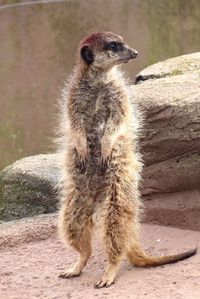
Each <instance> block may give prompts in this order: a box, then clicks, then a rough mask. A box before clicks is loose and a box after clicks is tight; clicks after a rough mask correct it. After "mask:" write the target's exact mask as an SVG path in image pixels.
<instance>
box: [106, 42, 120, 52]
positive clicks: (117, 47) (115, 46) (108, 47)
mask: <svg viewBox="0 0 200 299" xmlns="http://www.w3.org/2000/svg"><path fill="white" fill-rule="evenodd" d="M122 49H123V46H122V44H121V43H119V42H109V43H107V44H106V45H105V50H111V51H113V52H118V51H122Z"/></svg>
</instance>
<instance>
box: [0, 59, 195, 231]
mask: <svg viewBox="0 0 200 299" xmlns="http://www.w3.org/2000/svg"><path fill="white" fill-rule="evenodd" d="M194 57H195V63H194ZM184 59H186V61H187V62H188V61H190V63H191V66H190V69H189V66H188V68H186V67H185V68H184V69H183V65H184ZM191 61H192V62H191ZM199 63H200V55H199V53H195V54H191V55H186V56H181V57H177V58H173V59H171V60H167V62H166V61H164V62H162V63H158V64H157V65H153V66H151V67H149V68H148V72H149V73H150V74H151V76H149V77H148V78H147V75H145V76H146V77H145V80H142V79H141V78H142V77H140V80H139V81H140V84H138V85H134V86H133V87H132V88H133V92H134V93H135V100H137V102H138V105H139V106H140V107H141V109H142V111H143V113H144V128H143V134H142V138H141V150H142V153H143V158H144V164H145V167H144V172H143V183H142V188H141V191H142V195H143V199H144V201H145V202H146V207H147V211H146V215H147V216H146V221H151V222H156V223H161V224H165V225H175V226H178V227H184V228H190V229H195V230H198V229H199V230H200V217H199V216H200V72H199V69H198V68H197V67H196V65H199ZM166 65H167V67H166ZM170 65H171V67H169V66H170ZM173 66H174V68H175V69H176V70H177V71H176V73H177V74H175V73H173V75H170V71H169V69H170V68H171V70H172V69H173ZM165 67H166V68H167V71H166V74H169V77H167V76H168V75H166V74H165V75H164V77H163V73H164V69H165ZM192 68H193V69H192ZM150 69H152V71H150ZM180 69H181V74H180ZM161 70H162V72H161V73H160V76H159V75H158V74H159V71H161ZM146 73H147V72H146V70H143V71H142V72H141V73H140V76H141V74H146ZM152 74H156V76H154V79H152V78H153V75H152ZM139 81H138V82H139ZM59 161H60V157H59V155H56V154H54V155H39V156H35V157H30V158H25V159H22V160H19V161H17V162H16V163H14V164H13V165H11V166H9V167H7V168H6V169H5V170H4V171H3V172H2V173H1V174H0V219H13V218H20V217H24V216H31V215H35V214H39V213H47V212H52V211H54V210H55V209H56V205H57V197H56V190H54V189H53V188H52V186H55V185H56V183H57V181H58V175H59V163H60V162H59Z"/></svg>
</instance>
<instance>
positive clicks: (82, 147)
mask: <svg viewBox="0 0 200 299" xmlns="http://www.w3.org/2000/svg"><path fill="white" fill-rule="evenodd" d="M74 143H75V148H76V150H77V154H78V157H79V159H80V160H81V162H83V163H84V162H85V161H86V160H87V156H88V150H87V140H86V137H85V136H84V135H78V136H75V138H74Z"/></svg>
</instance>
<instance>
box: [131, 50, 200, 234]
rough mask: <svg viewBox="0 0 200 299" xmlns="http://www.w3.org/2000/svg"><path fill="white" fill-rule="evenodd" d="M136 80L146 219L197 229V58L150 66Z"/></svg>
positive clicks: (199, 145) (199, 119) (199, 80)
mask: <svg viewBox="0 0 200 299" xmlns="http://www.w3.org/2000/svg"><path fill="white" fill-rule="evenodd" d="M152 78H153V79H152ZM136 81H137V82H139V83H140V84H138V85H136V86H134V87H133V88H134V92H135V93H136V99H137V101H138V104H139V106H140V107H141V109H142V110H143V111H144V118H145V121H144V123H145V124H144V130H143V136H142V138H141V148H142V152H143V157H144V162H145V169H144V173H143V185H142V194H143V198H144V200H150V201H148V202H147V204H146V205H147V207H148V211H149V212H148V213H147V218H146V220H150V221H154V222H156V223H161V224H171V225H177V226H179V227H190V228H191V229H200V53H194V54H191V55H184V56H180V57H176V58H172V59H168V60H167V61H164V62H160V63H158V64H155V65H153V66H150V67H148V68H147V69H145V70H143V71H142V72H141V73H140V74H139V75H138V76H137V79H136Z"/></svg>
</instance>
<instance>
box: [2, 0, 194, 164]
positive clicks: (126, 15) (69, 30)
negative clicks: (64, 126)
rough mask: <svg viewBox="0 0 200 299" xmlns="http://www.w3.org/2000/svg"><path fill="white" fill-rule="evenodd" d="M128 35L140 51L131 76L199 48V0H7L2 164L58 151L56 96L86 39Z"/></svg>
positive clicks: (4, 2)
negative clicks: (96, 34) (96, 33)
mask: <svg viewBox="0 0 200 299" xmlns="http://www.w3.org/2000/svg"><path fill="white" fill-rule="evenodd" d="M102 30H109V31H113V32H115V33H118V34H120V35H122V36H123V37H124V38H125V40H126V41H127V42H128V43H129V44H130V45H132V46H133V47H134V48H135V49H137V50H138V52H139V56H138V58H137V59H136V60H135V61H134V62H131V63H130V64H129V65H127V66H125V69H126V71H127V72H128V74H129V76H130V78H131V79H132V81H134V76H135V75H136V73H138V72H139V71H140V70H141V69H143V68H144V67H146V66H147V65H150V64H152V63H154V62H157V61H159V60H164V59H166V58H169V57H173V56H178V55H182V54H186V53H191V52H196V51H199V50H200V1H199V0H190V1H188V0H162V1H161V0H142V1H141V0H109V1H107V0H87V1H86V0H66V1H64V0H61V1H59V0H57V1H28V0H24V1H20V0H16V1H15V0H0V169H2V168H3V167H4V166H5V165H7V164H9V163H11V162H13V161H15V160H16V159H18V158H21V157H23V156H28V155H33V154H38V153H47V152H50V151H52V141H51V140H52V138H53V135H54V134H53V131H54V130H55V131H56V121H55V118H56V117H55V115H56V112H57V108H56V103H57V99H58V97H59V94H60V91H61V89H62V87H63V85H64V81H65V79H66V78H67V76H68V74H69V73H70V72H71V70H72V67H73V63H74V57H75V50H76V47H77V44H78V42H79V41H80V39H82V38H83V37H85V36H86V35H88V34H90V33H91V32H93V31H102Z"/></svg>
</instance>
